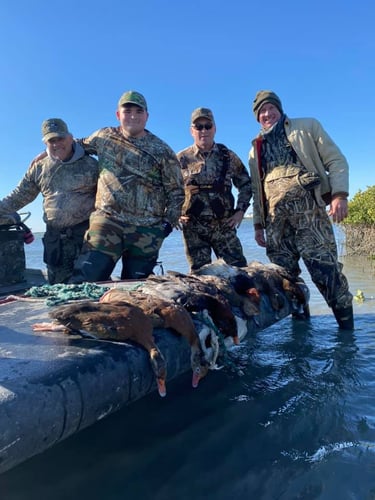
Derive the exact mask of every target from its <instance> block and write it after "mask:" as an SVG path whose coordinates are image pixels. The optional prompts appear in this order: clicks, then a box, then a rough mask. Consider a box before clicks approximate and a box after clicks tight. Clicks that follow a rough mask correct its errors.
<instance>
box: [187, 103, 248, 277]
mask: <svg viewBox="0 0 375 500" xmlns="http://www.w3.org/2000/svg"><path fill="white" fill-rule="evenodd" d="M190 131H191V135H192V137H193V139H194V144H193V145H192V146H190V147H188V148H186V149H184V150H182V151H180V152H179V153H177V157H178V159H179V161H180V165H181V172H182V175H183V178H184V183H185V203H184V206H183V212H182V216H181V219H180V221H181V223H182V225H183V235H184V243H185V251H186V256H187V259H188V262H189V264H190V269H191V271H194V270H196V269H198V268H199V267H201V266H203V265H205V264H208V263H210V262H211V252H212V250H213V251H214V253H215V255H216V257H217V258H223V259H224V260H225V262H226V263H227V264H230V265H233V266H246V259H245V256H244V254H243V250H242V245H241V242H240V240H239V238H238V236H237V231H236V228H237V227H238V226H239V225H240V223H241V221H242V219H243V216H244V214H245V212H246V210H247V208H248V207H249V202H250V199H251V180H250V176H249V174H248V172H247V170H246V168H245V166H244V164H243V163H242V161H241V160H240V158H239V157H238V156H237V155H236V154H235V153H234V152H233V151H231V150H229V149H228V148H227V147H226V146H224V145H223V144H217V143H215V142H214V136H215V132H216V126H215V121H214V117H213V113H212V111H211V110H210V109H208V108H197V109H195V110H194V111H193V113H192V117H191V127H190ZM232 185H234V187H235V188H236V189H237V190H238V197H237V203H236V208H235V206H234V203H235V202H234V197H233V195H232Z"/></svg>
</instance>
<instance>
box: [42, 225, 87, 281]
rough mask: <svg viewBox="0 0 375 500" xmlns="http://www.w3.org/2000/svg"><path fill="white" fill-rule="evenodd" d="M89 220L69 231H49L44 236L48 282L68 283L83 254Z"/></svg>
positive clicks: (70, 228) (44, 257)
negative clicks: (76, 262)
mask: <svg viewBox="0 0 375 500" xmlns="http://www.w3.org/2000/svg"><path fill="white" fill-rule="evenodd" d="M88 226H89V222H88V220H87V221H85V222H82V223H80V224H76V225H75V226H72V227H69V228H67V229H61V230H48V228H47V231H46V233H45V234H44V236H43V246H44V255H43V260H44V262H45V263H46V265H47V273H48V282H49V283H50V284H51V285H54V284H56V283H67V282H68V281H69V279H70V277H71V276H72V274H73V269H74V264H75V261H76V259H77V258H78V256H79V255H80V253H81V249H82V244H83V237H84V235H85V232H86V230H87V228H88Z"/></svg>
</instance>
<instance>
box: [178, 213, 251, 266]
mask: <svg viewBox="0 0 375 500" xmlns="http://www.w3.org/2000/svg"><path fill="white" fill-rule="evenodd" d="M183 235H184V244H185V252H186V257H187V260H188V263H189V265H190V270H191V271H194V270H196V269H199V268H200V267H201V266H204V265H205V264H209V263H210V262H211V252H212V250H213V251H214V253H215V255H216V257H217V258H222V259H224V260H225V262H226V263H227V264H229V265H232V266H238V267H241V266H246V264H247V262H246V258H245V257H244V254H243V250H242V245H241V242H240V240H239V238H238V236H237V232H236V230H235V229H231V228H229V227H228V226H225V223H224V221H223V220H220V219H212V218H210V219H208V220H204V219H203V218H200V219H199V220H197V219H191V220H190V221H189V222H187V223H186V224H184V226H183Z"/></svg>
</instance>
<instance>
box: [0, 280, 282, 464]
mask: <svg viewBox="0 0 375 500" xmlns="http://www.w3.org/2000/svg"><path fill="white" fill-rule="evenodd" d="M111 286H121V287H124V282H114V283H112V285H111ZM128 286H130V287H133V286H134V282H131V283H128ZM49 309H50V308H49V307H48V306H47V305H46V299H45V298H25V297H23V296H18V297H16V296H12V295H9V296H8V297H3V298H0V429H1V433H0V473H2V472H5V471H6V470H8V469H10V468H12V467H14V466H16V465H17V464H19V463H21V462H22V461H24V460H26V459H28V458H30V457H32V456H34V455H36V454H38V453H41V452H43V451H44V450H46V449H47V448H49V447H51V446H53V445H55V444H57V443H58V442H60V441H61V440H63V439H65V438H67V437H68V436H71V435H73V434H74V433H77V432H78V431H80V430H81V429H84V428H86V427H88V426H89V425H92V424H94V423H95V422H97V421H98V420H100V419H102V418H104V417H106V416H107V415H109V414H111V413H112V412H114V411H116V410H118V409H120V408H121V407H123V406H125V405H128V404H130V403H131V402H133V401H135V400H137V399H139V398H141V397H143V396H145V395H146V394H148V393H150V392H154V391H155V396H156V397H159V396H158V393H157V391H156V383H155V378H154V373H153V371H152V369H151V365H150V363H149V357H148V353H147V352H146V351H145V350H144V349H143V348H141V347H140V346H137V345H134V344H131V343H116V342H112V341H104V340H93V339H87V338H82V337H80V336H72V335H66V334H63V333H61V332H43V333H41V332H37V333H36V332H34V331H33V330H32V325H33V324H34V323H40V322H44V321H50V318H49V314H48V313H49ZM291 311H292V305H291V304H290V303H289V302H288V301H285V305H284V307H283V308H282V309H281V310H278V311H277V312H275V311H274V310H273V309H272V307H271V305H270V300H269V297H268V296H262V300H261V305H260V313H259V314H258V315H257V316H256V317H254V318H249V319H247V320H243V319H242V322H243V328H242V335H241V336H240V337H241V338H243V337H244V336H246V335H251V334H255V333H256V332H258V331H260V330H263V329H265V328H266V327H268V326H270V325H271V324H274V323H275V322H276V321H279V320H280V319H282V318H284V317H286V316H288V315H289V314H290V313H291ZM198 323H199V322H198ZM203 326H204V325H203V324H201V327H203ZM197 330H198V331H200V330H199V325H198V327H197ZM154 337H155V341H156V343H157V345H158V347H159V348H160V350H161V352H162V353H163V355H164V357H165V360H166V364H167V371H168V377H167V397H168V381H170V380H172V379H173V378H175V377H177V376H179V375H181V374H183V373H184V372H187V371H188V370H190V369H191V367H190V354H191V351H190V346H189V345H188V342H187V341H186V339H185V338H183V337H180V336H178V335H176V334H174V333H173V331H172V330H169V329H162V328H160V329H155V330H154ZM230 345H233V342H232V339H231V338H228V339H227V341H226V346H227V347H229V346H230ZM208 376H214V373H211V374H210V373H209V374H208ZM202 383H204V381H202ZM187 390H189V387H187ZM190 390H194V389H193V388H191V387H190ZM198 390H199V389H198Z"/></svg>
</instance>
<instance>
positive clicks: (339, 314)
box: [332, 305, 354, 330]
mask: <svg viewBox="0 0 375 500" xmlns="http://www.w3.org/2000/svg"><path fill="white" fill-rule="evenodd" d="M332 311H333V314H334V315H335V318H336V321H337V323H338V325H339V328H341V330H354V319H353V306H352V305H350V306H348V307H335V306H333V307H332Z"/></svg>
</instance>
